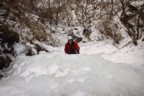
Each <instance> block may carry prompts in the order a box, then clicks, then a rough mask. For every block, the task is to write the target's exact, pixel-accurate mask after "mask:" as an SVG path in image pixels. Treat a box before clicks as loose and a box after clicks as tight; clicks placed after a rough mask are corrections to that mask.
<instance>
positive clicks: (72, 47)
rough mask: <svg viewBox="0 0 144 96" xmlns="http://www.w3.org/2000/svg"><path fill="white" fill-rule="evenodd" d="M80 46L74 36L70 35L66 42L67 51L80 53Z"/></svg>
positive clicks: (68, 52)
mask: <svg viewBox="0 0 144 96" xmlns="http://www.w3.org/2000/svg"><path fill="white" fill-rule="evenodd" d="M79 50H80V47H79V46H78V44H77V43H76V42H74V41H73V39H72V36H68V42H67V43H66V44H65V53H67V54H79Z"/></svg>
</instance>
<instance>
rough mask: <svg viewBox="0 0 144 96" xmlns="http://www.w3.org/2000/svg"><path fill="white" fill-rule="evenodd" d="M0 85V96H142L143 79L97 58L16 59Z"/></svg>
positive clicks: (137, 73) (124, 67)
mask: <svg viewBox="0 0 144 96" xmlns="http://www.w3.org/2000/svg"><path fill="white" fill-rule="evenodd" d="M8 74H9V76H8V77H7V78H4V79H3V80H1V82H0V94H1V96H143V95H144V91H143V90H144V76H143V74H141V72H140V71H138V70H135V69H134V68H133V67H132V66H131V65H128V64H119V63H113V62H111V61H108V60H105V59H104V58H103V57H101V56H100V54H99V55H98V54H91V55H90V54H87V55H85V54H79V55H67V54H53V53H52V54H48V53H40V54H39V55H35V56H32V57H29V56H19V57H18V58H17V59H16V60H15V62H14V64H13V67H12V71H9V72H8Z"/></svg>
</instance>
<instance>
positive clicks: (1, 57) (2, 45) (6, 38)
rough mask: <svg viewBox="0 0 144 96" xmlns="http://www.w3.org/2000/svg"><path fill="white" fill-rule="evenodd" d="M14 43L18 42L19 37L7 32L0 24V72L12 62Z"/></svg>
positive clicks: (9, 31) (6, 28) (5, 27)
mask: <svg viewBox="0 0 144 96" xmlns="http://www.w3.org/2000/svg"><path fill="white" fill-rule="evenodd" d="M16 42H19V35H18V34H17V33H15V32H13V31H11V30H9V29H8V27H7V26H4V25H2V24H0V71H1V70H3V69H4V68H7V67H9V65H10V64H11V62H12V61H13V60H12V57H13V56H14V54H13V45H14V44H15V43H16ZM1 77H2V74H1V73H0V78H1Z"/></svg>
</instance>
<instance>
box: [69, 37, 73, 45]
mask: <svg viewBox="0 0 144 96" xmlns="http://www.w3.org/2000/svg"><path fill="white" fill-rule="evenodd" d="M68 42H69V43H70V44H72V42H73V38H72V36H68Z"/></svg>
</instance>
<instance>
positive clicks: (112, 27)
mask: <svg viewBox="0 0 144 96" xmlns="http://www.w3.org/2000/svg"><path fill="white" fill-rule="evenodd" d="M97 24H98V25H97V26H96V27H97V28H98V29H99V30H100V32H101V33H102V34H103V35H104V36H105V37H110V38H112V39H113V40H114V42H115V43H119V41H120V40H121V39H122V35H121V33H120V32H119V26H118V24H116V23H115V22H113V21H112V20H101V21H99V22H98V23H97Z"/></svg>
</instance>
